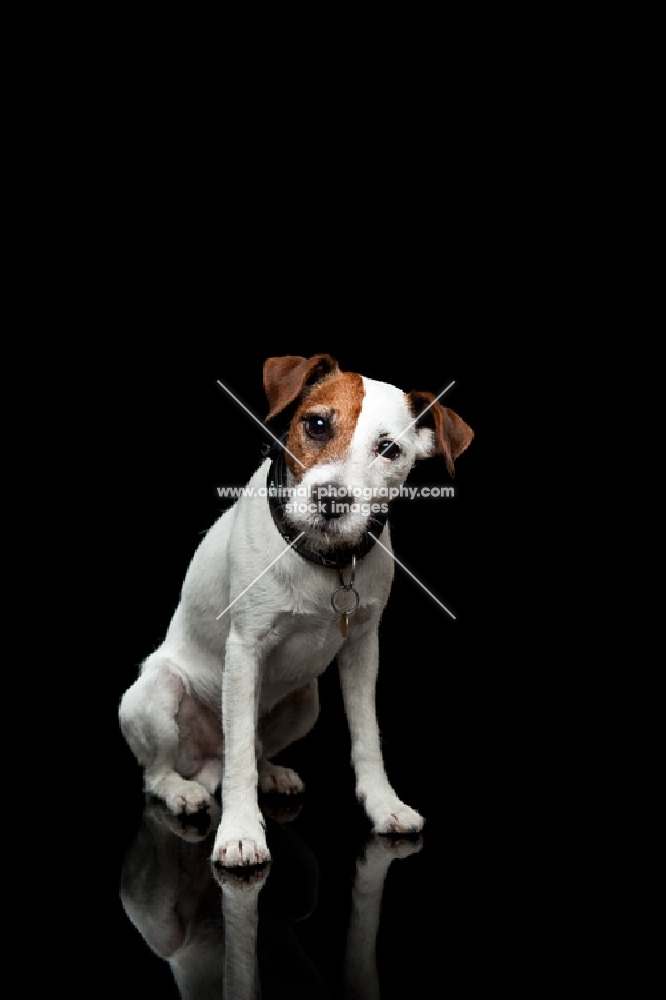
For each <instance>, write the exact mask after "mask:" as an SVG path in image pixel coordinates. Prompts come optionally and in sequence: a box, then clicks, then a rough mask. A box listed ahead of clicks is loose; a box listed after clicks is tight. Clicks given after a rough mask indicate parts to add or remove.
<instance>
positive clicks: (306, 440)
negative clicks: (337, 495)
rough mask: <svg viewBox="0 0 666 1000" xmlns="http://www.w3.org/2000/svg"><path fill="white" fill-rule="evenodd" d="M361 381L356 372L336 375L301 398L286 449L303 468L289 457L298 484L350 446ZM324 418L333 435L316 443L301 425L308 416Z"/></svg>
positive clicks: (361, 394)
mask: <svg viewBox="0 0 666 1000" xmlns="http://www.w3.org/2000/svg"><path fill="white" fill-rule="evenodd" d="M364 395H365V389H364V388H363V379H362V377H361V376H360V375H357V374H356V373H355V372H340V371H338V372H335V373H333V374H331V375H329V376H327V377H326V378H325V379H323V381H321V382H319V383H318V384H317V385H315V386H313V387H312V389H311V390H310V391H309V392H308V393H307V395H306V396H305V397H304V398H303V400H302V402H301V404H300V405H299V407H298V409H297V410H296V413H295V414H294V419H293V420H292V422H291V428H290V430H289V437H288V438H287V448H289V451H292V452H293V453H294V455H296V456H297V457H298V458H299V459H300V460H301V462H302V463H303V465H304V466H305V468H304V469H303V468H301V466H300V465H298V464H297V463H296V462H295V461H294V460H293V458H292V457H291V455H289V453H288V452H287V453H286V459H287V464H288V466H289V468H290V469H291V471H292V473H293V474H294V475H295V476H296V478H297V480H300V478H301V476H302V475H303V474H304V473H305V472H306V471H307V470H308V469H310V468H311V467H312V466H313V465H316V464H317V463H319V462H330V461H334V460H335V459H337V458H341V457H342V456H343V455H344V454H345V452H346V451H347V449H348V448H349V445H350V443H351V439H352V437H353V435H354V431H355V429H356V424H357V422H358V418H359V414H360V412H361V407H362V405H363V396H364ZM311 415H312V416H322V417H327V418H329V419H330V421H331V427H332V431H333V435H332V437H331V438H330V440H328V441H315V440H314V439H313V438H311V437H309V436H308V433H307V431H306V430H305V425H304V423H303V418H304V417H307V416H311Z"/></svg>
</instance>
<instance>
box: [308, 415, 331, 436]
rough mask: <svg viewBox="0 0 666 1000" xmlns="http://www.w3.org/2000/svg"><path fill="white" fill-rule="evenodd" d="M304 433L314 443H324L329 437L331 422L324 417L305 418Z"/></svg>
mask: <svg viewBox="0 0 666 1000" xmlns="http://www.w3.org/2000/svg"><path fill="white" fill-rule="evenodd" d="M303 423H304V424H305V431H306V433H307V434H308V435H309V436H310V437H311V438H314V439H315V441H324V440H326V438H328V437H330V435H331V422H330V420H328V419H327V418H326V417H305V418H304V420H303Z"/></svg>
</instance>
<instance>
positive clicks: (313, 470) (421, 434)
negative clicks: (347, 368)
mask: <svg viewBox="0 0 666 1000" xmlns="http://www.w3.org/2000/svg"><path fill="white" fill-rule="evenodd" d="M264 388H265V390H266V396H267V398H268V405H269V413H268V416H267V417H266V423H267V424H270V426H271V429H272V430H274V431H275V432H276V433H278V434H279V435H281V436H283V440H284V441H285V445H286V449H285V461H286V464H287V468H288V470H289V479H290V485H293V486H295V487H301V489H300V491H299V493H300V494H301V495H300V497H299V501H300V502H297V503H294V504H291V505H290V508H291V509H290V513H289V517H290V519H291V521H292V522H293V524H294V526H295V527H297V528H298V529H299V530H300V531H304V532H306V534H307V536H308V538H309V539H310V540H311V541H312V542H314V543H315V544H317V543H318V544H323V545H336V544H338V545H340V544H344V545H354V544H356V543H357V542H358V541H359V539H360V538H361V536H362V535H363V534H364V532H365V531H366V530H367V529H368V526H369V524H370V522H371V517H372V505H373V504H375V505H376V504H379V505H381V504H384V503H386V502H387V497H388V496H390V490H391V489H392V488H399V487H400V486H402V484H403V483H404V482H405V480H406V479H407V476H408V474H409V471H410V469H411V468H412V466H413V465H414V463H415V462H416V461H417V460H418V459H423V458H430V457H434V456H436V455H441V456H442V457H443V458H444V459H445V461H446V467H447V469H448V472H449V475H450V476H451V477H453V476H454V474H455V470H454V461H455V459H456V458H458V456H459V455H460V454H462V452H463V451H464V450H465V448H467V446H468V445H469V444H470V442H471V440H472V437H473V436H474V435H473V431H472V429H471V428H470V427H469V426H468V425H467V424H466V423H465V421H464V420H462V419H461V418H460V417H459V416H458V414H457V413H454V412H453V410H450V409H448V408H447V407H444V406H442V405H441V404H440V403H439V402H434V399H435V397H434V395H433V393H430V392H420V391H414V392H403V391H402V390H401V389H398V388H396V386H394V385H389V384H388V383H386V382H376V381H374V380H373V379H369V378H365V376H362V375H357V374H356V373H354V372H343V371H340V368H339V367H338V363H337V361H335V360H334V358H332V357H331V356H330V355H328V354H315V355H313V357H311V358H301V357H291V356H290V357H281V358H268V360H267V361H266V362H265V364H264ZM350 487H351V489H352V491H353V494H354V495H353V496H348V495H345V492H343V491H348V490H349V488H350ZM334 491H335V492H334ZM306 493H307V497H306V496H305V494H306ZM394 495H395V494H394Z"/></svg>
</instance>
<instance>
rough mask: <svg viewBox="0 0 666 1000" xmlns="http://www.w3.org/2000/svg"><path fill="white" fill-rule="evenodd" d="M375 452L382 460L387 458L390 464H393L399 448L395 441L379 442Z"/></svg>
mask: <svg viewBox="0 0 666 1000" xmlns="http://www.w3.org/2000/svg"><path fill="white" fill-rule="evenodd" d="M377 452H378V454H380V455H381V456H382V458H388V459H390V461H391V462H394V461H395V460H396V458H397V457H398V455H399V454H400V448H399V446H398V445H397V444H396V443H395V441H380V442H379V444H378V446H377Z"/></svg>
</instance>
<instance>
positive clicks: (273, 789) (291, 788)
mask: <svg viewBox="0 0 666 1000" xmlns="http://www.w3.org/2000/svg"><path fill="white" fill-rule="evenodd" d="M259 787H260V788H261V790H262V792H264V793H265V794H267V795H271V794H272V795H275V794H278V795H301V794H302V793H303V792H304V791H305V785H304V784H303V782H302V781H301V779H300V778H299V776H298V775H297V774H296V772H295V771H292V770H291V768H290V767H282V766H281V765H280V764H271V762H270V761H269V760H264V761H262V762H261V764H260V765H259Z"/></svg>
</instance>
